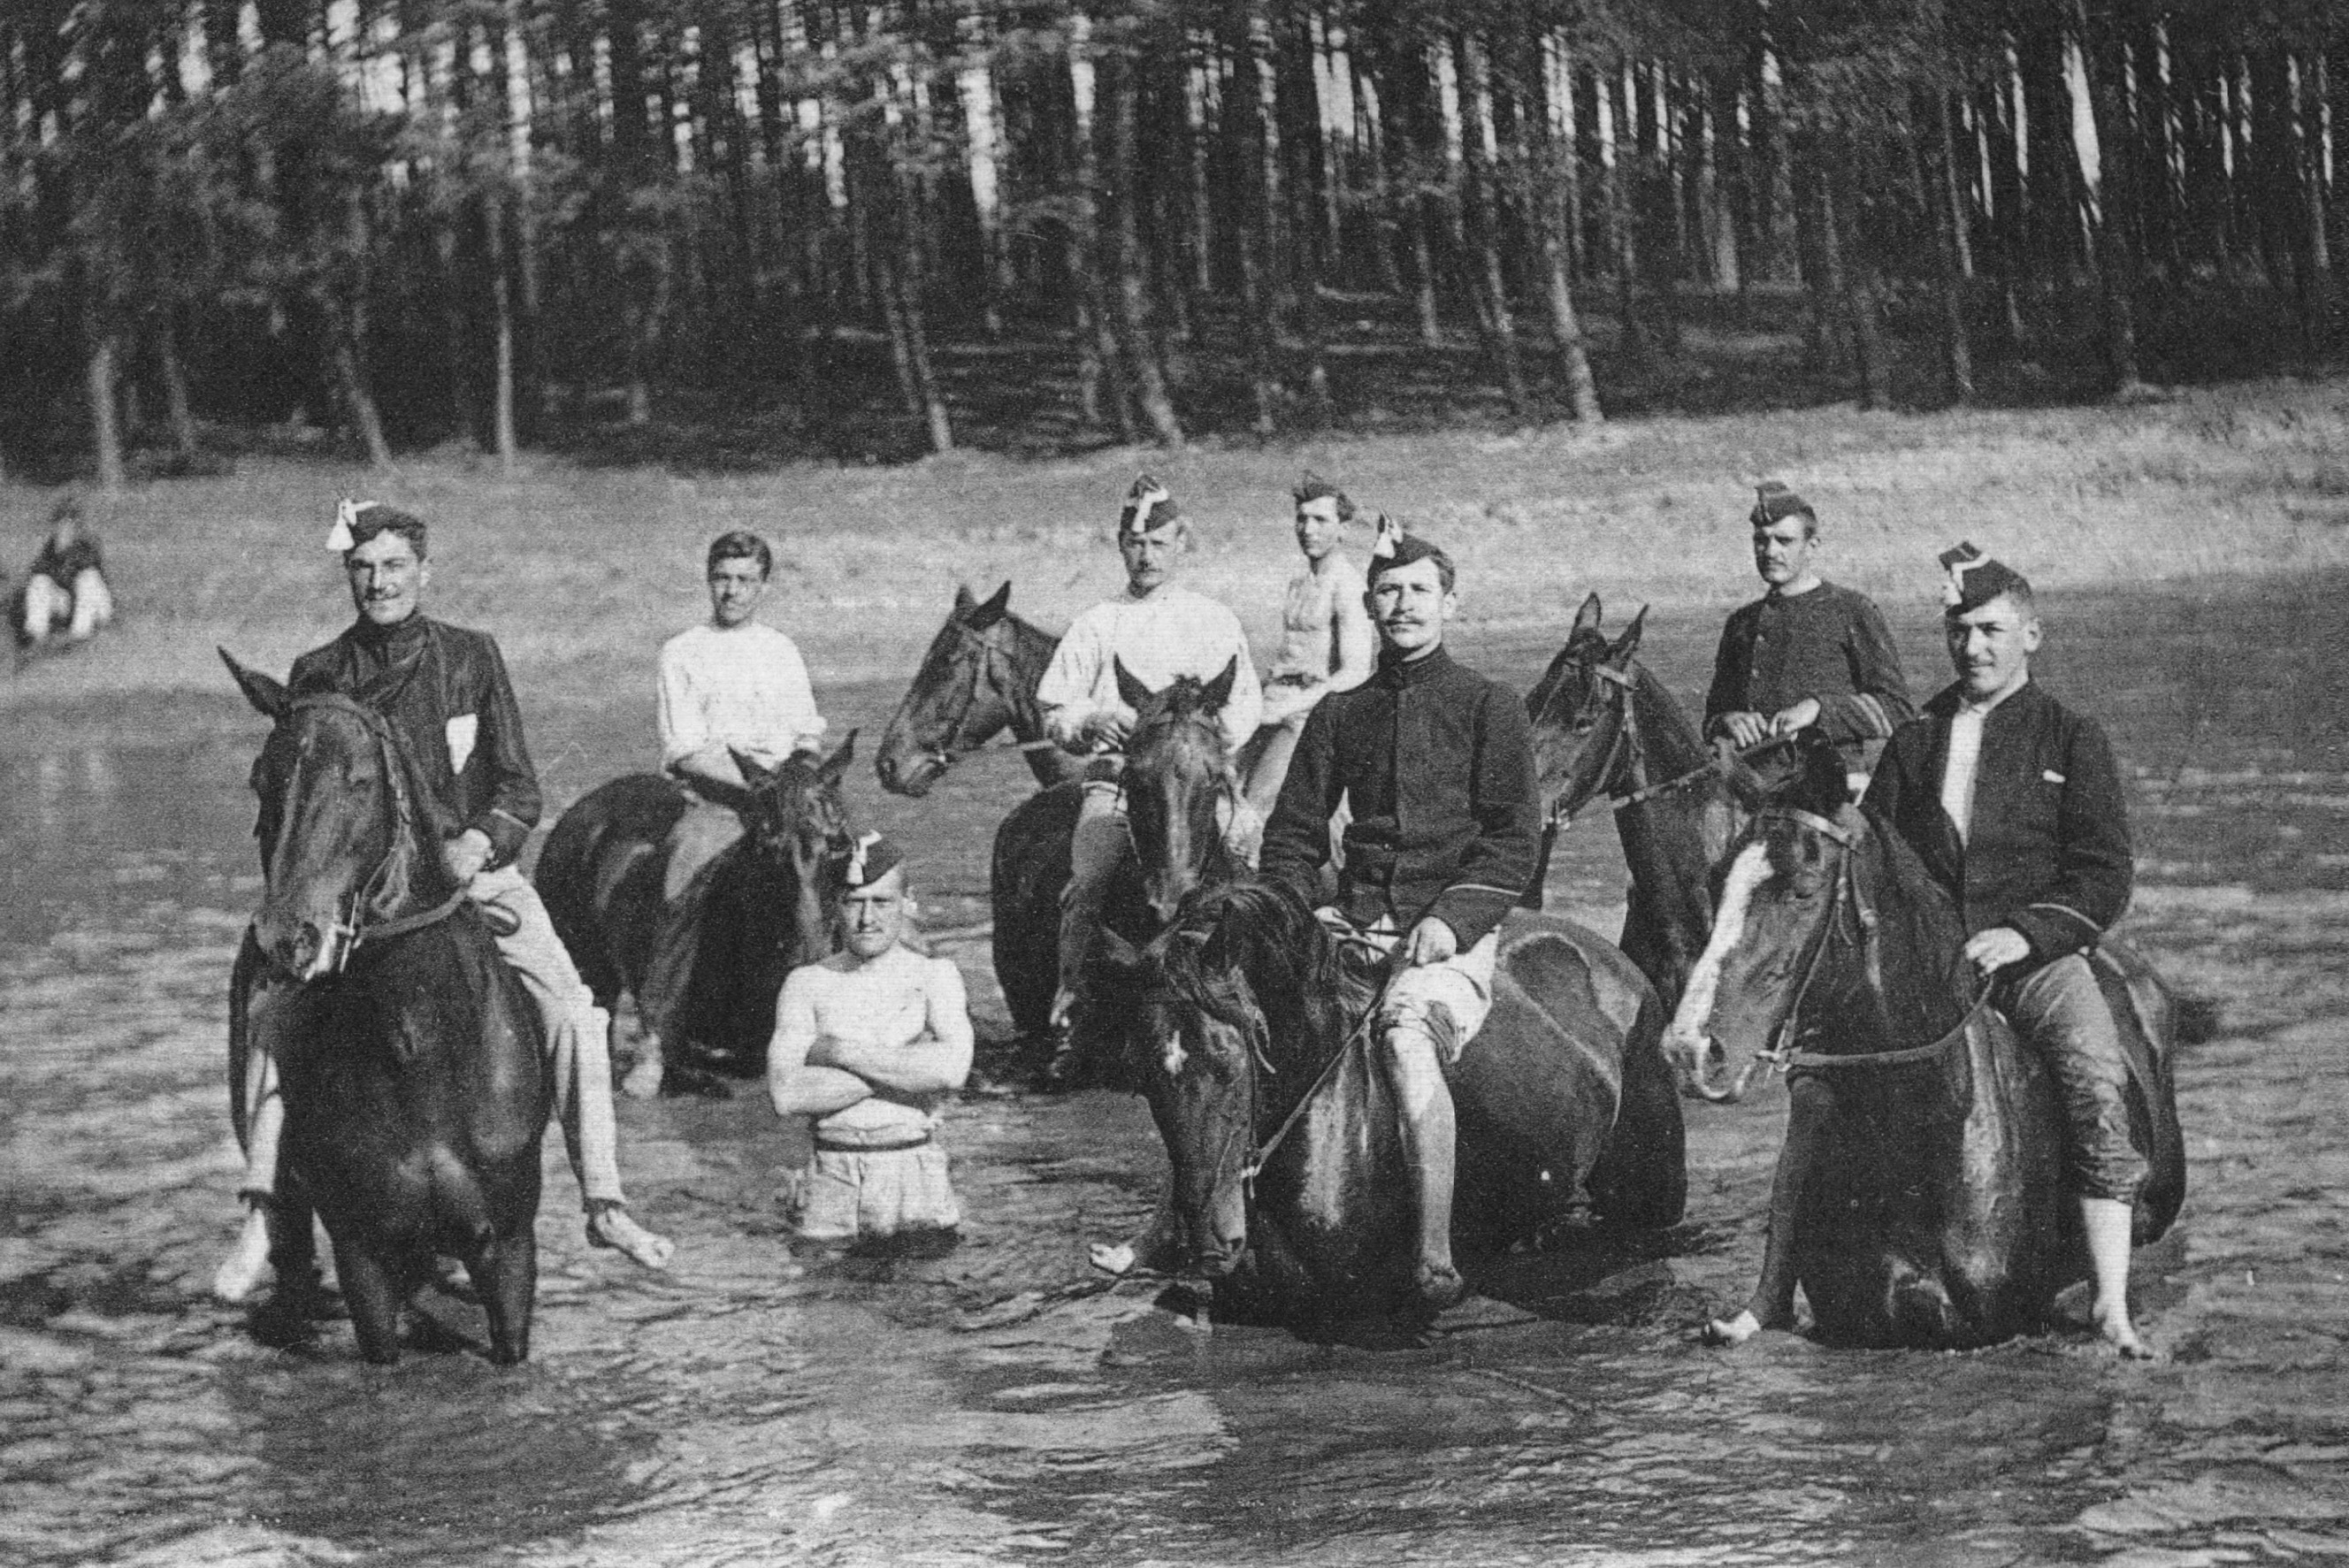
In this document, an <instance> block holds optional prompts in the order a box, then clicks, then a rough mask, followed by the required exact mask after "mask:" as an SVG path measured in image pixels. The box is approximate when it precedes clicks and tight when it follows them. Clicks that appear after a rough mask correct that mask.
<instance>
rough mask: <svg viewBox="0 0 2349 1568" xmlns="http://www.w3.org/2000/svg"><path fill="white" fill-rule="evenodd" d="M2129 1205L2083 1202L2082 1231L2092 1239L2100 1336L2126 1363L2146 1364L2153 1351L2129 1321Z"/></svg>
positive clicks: (2093, 1200)
mask: <svg viewBox="0 0 2349 1568" xmlns="http://www.w3.org/2000/svg"><path fill="white" fill-rule="evenodd" d="M2130 1220H2131V1215H2130V1213H2129V1205H2128V1204H2127V1203H2124V1202H2121V1201H2120V1200H2119V1199H2117V1198H2088V1197H2083V1198H2082V1199H2081V1200H2080V1228H2081V1230H2082V1231H2083V1232H2085V1233H2086V1235H2087V1238H2088V1266H2089V1270H2090V1273H2091V1274H2092V1275H2093V1277H2094V1278H2095V1288H2096V1297H2095V1306H2094V1307H2093V1308H2092V1309H2091V1310H2092V1313H2093V1315H2094V1316H2095V1325H2096V1332H2097V1333H2098V1334H2101V1335H2102V1336H2104V1338H2105V1343H2106V1344H2107V1345H2109V1346H2112V1347H2113V1349H2114V1350H2115V1351H2116V1352H2117V1353H2118V1354H2119V1355H2120V1356H2121V1357H2122V1358H2123V1359H2125V1360H2130V1361H2142V1360H2146V1359H2147V1358H2149V1357H2151V1356H2152V1355H2153V1351H2152V1350H2151V1349H2150V1348H2149V1347H2147V1345H2146V1343H2145V1341H2144V1340H2142V1339H2139V1338H2138V1337H2137V1326H2136V1325H2135V1324H2132V1323H2131V1322H2130V1321H2129V1310H2128V1272H2129V1223H2130Z"/></svg>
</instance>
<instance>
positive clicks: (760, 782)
mask: <svg viewBox="0 0 2349 1568" xmlns="http://www.w3.org/2000/svg"><path fill="white" fill-rule="evenodd" d="M726 755H727V756H729V757H731V758H733V759H734V766H735V768H736V769H737V770H739V771H740V773H741V775H742V781H743V782H744V783H746V784H748V785H750V789H751V792H752V793H753V794H755V793H757V792H758V791H759V790H761V789H765V788H766V787H767V786H768V785H770V784H772V783H773V782H774V781H775V780H776V779H777V778H779V777H780V776H781V773H782V771H783V770H782V769H780V768H770V767H768V766H767V765H766V764H765V763H763V762H761V761H760V760H759V759H758V758H755V757H750V756H746V755H745V754H743V753H742V752H740V751H737V750H735V749H734V748H732V747H728V748H726Z"/></svg>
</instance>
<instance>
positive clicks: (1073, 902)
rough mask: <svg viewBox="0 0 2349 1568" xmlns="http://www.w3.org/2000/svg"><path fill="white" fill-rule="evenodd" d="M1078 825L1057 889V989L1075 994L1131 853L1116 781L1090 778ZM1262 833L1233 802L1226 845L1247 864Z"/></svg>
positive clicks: (1247, 811)
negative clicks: (1115, 880) (1064, 879)
mask: <svg viewBox="0 0 2349 1568" xmlns="http://www.w3.org/2000/svg"><path fill="white" fill-rule="evenodd" d="M1084 790H1085V792H1084V798H1083V800H1082V803H1081V804H1080V805H1079V806H1078V808H1077V821H1076V826H1075V828H1074V829H1073V830H1071V832H1070V835H1069V885H1068V886H1067V887H1065V888H1063V889H1061V989H1062V991H1063V992H1064V993H1073V992H1074V991H1075V990H1076V988H1077V985H1078V983H1079V981H1080V980H1081V977H1082V976H1083V975H1084V969H1085V960H1086V959H1087V958H1088V957H1089V956H1091V954H1092V939H1093V928H1094V927H1096V926H1098V925H1099V924H1100V923H1101V912H1102V900H1103V899H1105V898H1107V897H1108V896H1109V880H1110V878H1111V877H1112V876H1114V875H1116V874H1117V867H1118V862H1119V861H1122V860H1123V859H1124V858H1125V856H1126V854H1127V853H1128V852H1129V851H1131V849H1132V847H1133V834H1132V832H1131V830H1129V829H1128V827H1127V825H1126V817H1125V790H1124V789H1123V788H1122V787H1121V786H1120V785H1119V784H1118V783H1117V782H1116V780H1114V779H1088V780H1087V781H1086V783H1085V787H1084ZM1263 836H1264V830H1263V825H1262V823H1261V821H1260V820H1258V819H1257V815H1256V813H1255V812H1254V811H1253V810H1250V809H1249V807H1248V806H1247V802H1246V801H1245V800H1242V799H1239V798H1238V797H1237V795H1235V796H1234V798H1233V802H1232V811H1231V815H1230V818H1229V819H1228V820H1226V822H1225V824H1224V843H1225V845H1226V847H1227V848H1229V849H1230V850H1231V851H1233V852H1234V853H1236V854H1238V855H1239V856H1241V858H1243V859H1244V860H1247V861H1249V862H1250V863H1253V862H1254V860H1255V846H1256V844H1257V842H1258V841H1261V840H1262V838H1263Z"/></svg>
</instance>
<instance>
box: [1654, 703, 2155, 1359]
mask: <svg viewBox="0 0 2349 1568" xmlns="http://www.w3.org/2000/svg"><path fill="white" fill-rule="evenodd" d="M1798 758H1799V760H1800V762H1801V764H1802V770H1801V772H1800V773H1799V774H1798V775H1797V777H1796V778H1795V779H1794V781H1793V782H1792V783H1790V784H1788V785H1786V786H1785V787H1784V788H1783V789H1779V790H1777V791H1775V793H1773V794H1769V795H1761V794H1757V795H1756V797H1755V802H1756V806H1757V813H1758V814H1757V815H1756V816H1755V817H1754V820H1753V821H1752V822H1751V823H1750V824H1749V825H1748V826H1747V827H1746V829H1745V830H1744V832H1743V833H1742V834H1741V835H1740V836H1739V837H1738V839H1737V840H1736V841H1734V842H1733V844H1732V846H1731V847H1730V851H1729V853H1728V855H1727V858H1726V860H1725V862H1724V864H1723V869H1722V872H1721V877H1720V903H1719V909H1720V915H1719V919H1718V921H1717V922H1716V923H1715V925H1714V929H1713V936H1712V938H1711V940H1710V941H1709V942H1708V944H1707V945H1706V948H1705V951H1704V953H1703V954H1702V956H1701V957H1700V958H1699V961H1698V963H1697V965H1696V968H1695V970H1694V971H1693V972H1692V975H1691V977H1690V981H1689V985H1688V989H1687V991H1686V993H1685V994H1684V995H1682V999H1681V1003H1680V1007H1679V1009H1678V1012H1677V1013H1676V1015H1675V1016H1674V1017H1673V1020H1672V1025H1671V1029H1670V1030H1669V1031H1668V1032H1667V1034H1666V1036H1665V1047H1666V1051H1667V1054H1668V1055H1669V1056H1670V1057H1671V1060H1672V1062H1673V1065H1674V1067H1675V1068H1676V1069H1677V1070H1678V1072H1679V1073H1680V1075H1681V1077H1682V1080H1683V1082H1684V1083H1685V1084H1686V1086H1687V1087H1688V1088H1689V1089H1690V1091H1691V1092H1692V1093H1694V1094H1698V1095H1701V1096H1702V1097H1703V1098H1705V1099H1713V1100H1735V1099H1738V1098H1739V1097H1740V1096H1742V1095H1743V1094H1744V1091H1745V1089H1746V1088H1747V1086H1748V1084H1749V1083H1750V1082H1751V1081H1752V1079H1753V1078H1754V1074H1755V1073H1756V1072H1757V1071H1758V1070H1760V1069H1762V1068H1767V1067H1783V1068H1785V1069H1786V1071H1787V1074H1788V1082H1789V1089H1790V1109H1789V1115H1788V1121H1787V1130H1786V1143H1785V1150H1784V1151H1783V1152H1782V1154H1781V1155H1780V1161H1781V1165H1780V1175H1779V1182H1780V1187H1779V1191H1780V1197H1779V1200H1778V1201H1779V1202H1781V1203H1785V1204H1788V1205H1790V1207H1791V1212H1787V1213H1785V1214H1783V1215H1779V1214H1774V1219H1773V1222H1772V1225H1771V1232H1770V1238H1769V1246H1768V1252H1767V1254H1766V1256H1765V1258H1764V1264H1763V1269H1764V1284H1763V1287H1762V1289H1761V1291H1759V1292H1757V1295H1756V1299H1757V1300H1765V1299H1766V1300H1772V1301H1783V1302H1791V1301H1792V1300H1793V1298H1794V1289H1793V1287H1794V1284H1795V1282H1796V1281H1797V1280H1799V1282H1800V1283H1801V1284H1802V1286H1803V1288H1804V1291H1805V1293H1806V1295H1808V1296H1809V1298H1810V1303H1811V1310H1812V1315H1813V1317H1814V1320H1815V1321H1816V1326H1817V1331H1818V1334H1819V1336H1820V1337H1821V1338H1822V1339H1825V1340H1826V1341H1828V1342H1829V1343H1833V1344H1847V1345H1860V1346H1938V1347H1943V1348H1958V1347H1965V1346H1979V1345H1986V1344H1991V1343H1994V1342H1996V1341H1998V1340H2001V1339H2005V1338H2008V1337H2011V1336H2013V1335H2015V1334H2018V1333H2021V1332H2023V1331H2024V1330H2026V1329H2028V1328H2031V1327H2033V1326H2037V1325H2038V1324H2040V1323H2042V1322H2044V1321H2045V1320H2046V1318H2047V1317H2048V1315H2049V1314H2050V1312H2051V1310H2052V1308H2053V1305H2054V1297H2055V1295H2056V1293H2057V1292H2058V1291H2059V1290H2061V1289H2063V1288H2064V1287H2065V1286H2066V1285H2068V1284H2071V1283H2073V1282H2074V1281H2075V1280H2077V1279H2080V1278H2084V1277H2085V1272H2086V1270H2085V1249H2084V1245H2083V1243H2082V1241H2081V1238H2080V1236H2079V1234H2078V1229H2077V1225H2076V1222H2075V1220H2074V1218H2073V1216H2072V1214H2071V1206H2070V1205H2069V1204H2066V1203H2064V1202H2060V1201H2059V1198H2060V1193H2059V1178H2060V1174H2061V1171H2060V1166H2061V1154H2062V1148H2063V1142H2064V1127H2063V1122H2062V1118H2061V1114H2060V1110H2059V1106H2058V1101H2057V1099H2056V1092H2055V1089H2054V1085H2053V1083H2052V1080H2051V1078H2050V1077H2049V1075H2048V1073H2047V1071H2046V1069H2045V1068H2044V1066H2043V1065H2042V1064H2041V1062H2040V1060H2039V1059H2038V1057H2037V1055H2036V1053H2034V1052H2032V1051H2029V1050H2024V1049H2022V1048H2020V1047H2019V1044H2018V1041H2017V1039H2016V1037H2015V1036H2014V1034H2013V1030H2012V1029H2010V1028H2009V1027H2008V1026H2007V1025H2006V1023H2005V1021H2004V1019H2003V1018H2002V1016H2000V1015H1999V1014H1998V1013H1997V1012H1996V1011H1995V1010H1994V1009H1993V1008H1992V1006H1991V1005H1990V993H1989V991H1988V990H1987V989H1986V988H1981V987H1978V986H1977V985H1976V984H1975V983H1974V980H1973V978H1972V976H1971V966H1970V965H1968V964H1967V963H1966V962H1965V961H1964V958H1963V954H1962V948H1963V945H1964V943H1965V939H1966V931H1965V926H1964V923H1963V919H1962V917H1961V914H1960V912H1959V910H1958V907H1957V905H1956V903H1955V901H1954V900H1953V899H1952V898H1951V895H1950V893H1949V892H1948V890H1946V889H1945V888H1943V887H1942V886H1941V885H1940V883H1939V882H1936V881H1935V880H1934V879H1933V877H1932V875H1931V873H1930V872H1928V871H1927V870H1926V868H1925V865H1924V863H1923V861H1921V860H1920V859H1919V857H1918V856H1917V854H1916V853H1915V852H1914V851H1912V850H1911V849H1910V848H1909V846H1908V845H1907V844H1906V843H1904V842H1902V841H1900V840H1899V836H1898V835H1897V834H1894V833H1891V832H1889V830H1884V829H1882V828H1880V827H1878V825H1876V824H1874V823H1872V822H1871V821H1870V820H1868V818H1867V817H1866V816H1865V815H1864V814H1863V813H1862V812H1860V811H1859V810H1857V808H1856V807H1854V806H1853V805H1851V803H1850V800H1849V798H1848V786H1847V779H1846V777H1845V773H1844V765H1843V761H1842V759H1841V758H1840V757H1839V756H1838V755H1837V751H1836V749H1835V748H1834V747H1833V746H1832V745H1831V744H1829V743H1827V742H1826V741H1824V740H1820V739H1817V738H1810V739H1806V740H1805V741H1803V742H1802V743H1801V744H1800V746H1799V748H1798ZM2104 954H2105V957H2106V959H2108V960H2109V961H2110V964H2109V965H2108V966H2107V967H2106V968H2105V969H2103V970H2101V971H2100V978H2101V979H2103V980H2104V981H2105V983H2106V996H2107V999H2108V1000H2109V1001H2111V1002H2113V1003H2114V1005H2115V1006H2114V1016H2115V1019H2116V1022H2117V1023H2118V1024H2119V1025H2120V1027H2121V1033H2122V1037H2123V1041H2124V1044H2125V1046H2126V1047H2127V1051H2128V1053H2129V1055H2130V1057H2131V1058H2132V1069H2133V1070H2132V1075H2131V1076H2132V1079H2133V1081H2132V1083H2131V1085H2130V1088H2129V1102H2130V1104H2129V1109H2130V1122H2131V1130H2132V1133H2133V1136H2134V1138H2135V1140H2136V1142H2137V1146H2138V1148H2139V1149H2140V1150H2143V1151H2144V1152H2145V1154H2146V1156H2147V1161H2148V1164H2149V1167H2150V1171H2151V1175H2150V1179H2149V1180H2148V1181H2147V1182H2146V1183H2145V1186H2144V1188H2143V1190H2142V1191H2140V1192H2139V1193H2138V1195H2137V1205H2136V1212H2135V1214H2134V1216H2133V1229H2134V1232H2135V1234H2136V1238H2137V1241H2138V1242H2139V1243H2145V1242H2150V1241H2153V1240H2155V1239H2157V1238H2158V1237H2159V1236H2160V1235H2161V1234H2162V1233H2164V1232H2166V1231H2167V1230H2168V1227H2169V1224H2170V1222H2171V1221H2173V1220H2174V1219H2176V1218H2177V1215H2178V1207H2179V1205H2180V1204H2181V1203H2182V1202H2184V1199H2185V1192H2186V1164H2185V1150H2184V1143H2183V1140H2182V1138H2181V1136H2180V1133H2179V1130H2178V1107H2177V1095H2176V1089H2175V1086H2174V1083H2173V1079H2172V1073H2171V1052H2172V1049H2173V1047H2174V1043H2175V1039H2176V1016H2177V1013H2176V1007H2175V1005H2174V1003H2173V1001H2172V999H2171V997H2170V995H2169V993H2168V990H2167V988H2166V987H2164V986H2163V985H2162V984H2161V982H2160V980H2159V978H2158V976H2157V975H2155V974H2154V973H2153V971H2152V969H2151V968H2150V966H2149V965H2147V964H2146V962H2145V961H2144V959H2143V958H2141V957H2140V956H2138V955H2137V954H2136V953H2135V952H2133V951H2132V950H2130V949H2128V948H2127V947H2124V946H2123V945H2121V944H2118V943H2116V942H2113V941H2111V940H2109V939H2107V941H2106V944H2105V946H2104ZM1789 1232H1791V1233H1792V1239H1791V1243H1790V1241H1789V1235H1788V1233H1789Z"/></svg>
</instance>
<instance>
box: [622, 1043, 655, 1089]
mask: <svg viewBox="0 0 2349 1568" xmlns="http://www.w3.org/2000/svg"><path fill="white" fill-rule="evenodd" d="M661 1074H662V1068H661V1058H660V1053H659V1052H658V1051H647V1052H646V1053H645V1054H644V1055H643V1056H641V1057H637V1058H636V1066H635V1067H632V1068H629V1069H628V1074H627V1076H626V1078H622V1079H621V1080H620V1092H621V1093H622V1094H624V1095H626V1096H627V1097H628V1098H629V1099H653V1098H654V1097H655V1096H657V1095H658V1094H659V1093H660V1090H661Z"/></svg>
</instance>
